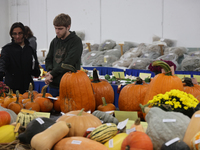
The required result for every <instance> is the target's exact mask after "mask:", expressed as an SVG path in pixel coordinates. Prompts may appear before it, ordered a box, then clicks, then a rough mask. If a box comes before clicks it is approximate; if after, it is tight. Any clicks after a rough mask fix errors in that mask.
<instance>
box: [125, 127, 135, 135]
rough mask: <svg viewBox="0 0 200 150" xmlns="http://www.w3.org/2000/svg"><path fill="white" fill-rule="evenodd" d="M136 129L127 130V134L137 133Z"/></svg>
mask: <svg viewBox="0 0 200 150" xmlns="http://www.w3.org/2000/svg"><path fill="white" fill-rule="evenodd" d="M135 131H136V130H135V128H132V129H126V133H127V134H130V133H131V132H135Z"/></svg>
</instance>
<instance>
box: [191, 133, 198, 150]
mask: <svg viewBox="0 0 200 150" xmlns="http://www.w3.org/2000/svg"><path fill="white" fill-rule="evenodd" d="M199 140H200V131H199V132H197V133H196V134H195V136H194V137H193V138H192V139H191V149H192V150H199V149H200V142H199Z"/></svg>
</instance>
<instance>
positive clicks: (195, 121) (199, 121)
mask: <svg viewBox="0 0 200 150" xmlns="http://www.w3.org/2000/svg"><path fill="white" fill-rule="evenodd" d="M199 116H200V110H198V111H196V112H195V113H194V114H193V115H192V118H191V120H190V122H189V125H188V127H187V130H186V132H185V136H184V138H183V141H184V142H185V143H186V144H187V145H188V146H189V147H190V148H191V140H192V138H193V137H194V136H195V134H196V133H197V132H199V131H200V117H199Z"/></svg>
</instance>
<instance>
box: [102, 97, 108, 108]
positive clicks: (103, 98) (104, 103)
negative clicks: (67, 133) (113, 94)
mask: <svg viewBox="0 0 200 150" xmlns="http://www.w3.org/2000/svg"><path fill="white" fill-rule="evenodd" d="M102 102H103V106H106V105H107V103H106V99H105V97H102Z"/></svg>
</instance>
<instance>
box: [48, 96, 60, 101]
mask: <svg viewBox="0 0 200 150" xmlns="http://www.w3.org/2000/svg"><path fill="white" fill-rule="evenodd" d="M47 98H49V99H52V100H58V98H56V97H50V96H48V97H47Z"/></svg>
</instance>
